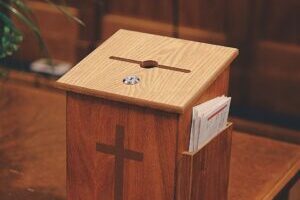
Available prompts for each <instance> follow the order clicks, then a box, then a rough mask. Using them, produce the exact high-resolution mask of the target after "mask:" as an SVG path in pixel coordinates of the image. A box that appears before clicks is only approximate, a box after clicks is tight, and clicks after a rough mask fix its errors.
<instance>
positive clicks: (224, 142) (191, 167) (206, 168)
mask: <svg viewBox="0 0 300 200" xmlns="http://www.w3.org/2000/svg"><path fill="white" fill-rule="evenodd" d="M231 138H232V123H228V124H227V126H226V128H225V129H223V130H222V131H221V133H219V134H218V135H217V136H216V137H215V138H213V139H212V140H211V141H210V142H209V143H207V144H206V145H205V146H204V147H202V148H201V149H200V150H198V151H195V152H183V153H182V157H181V159H180V161H179V165H178V176H177V191H176V199H177V200H206V199H209V200H226V199H227V197H228V184H229V170H230V168H229V167H230V154H231Z"/></svg>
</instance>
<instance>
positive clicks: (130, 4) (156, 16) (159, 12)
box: [106, 0, 173, 23]
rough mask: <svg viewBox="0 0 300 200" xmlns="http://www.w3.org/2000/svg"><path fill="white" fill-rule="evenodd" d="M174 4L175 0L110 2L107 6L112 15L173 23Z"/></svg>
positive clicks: (116, 0) (117, 0)
mask: <svg viewBox="0 0 300 200" xmlns="http://www.w3.org/2000/svg"><path fill="white" fill-rule="evenodd" d="M172 3H173V0H151V1H143V0H127V1H122V0H109V1H107V5H106V6H107V13H110V14H116V15H124V16H132V17H136V18H144V19H151V20H155V21H163V22H169V23H171V22H172Z"/></svg>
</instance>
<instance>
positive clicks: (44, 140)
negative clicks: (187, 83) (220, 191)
mask: <svg viewBox="0 0 300 200" xmlns="http://www.w3.org/2000/svg"><path fill="white" fill-rule="evenodd" d="M0 91H1V92H0V199H1V200H64V199H65V198H66V192H65V186H66V183H65V180H66V173H65V167H66V166H65V163H66V162H65V160H66V151H65V142H66V139H65V114H66V113H65V97H64V94H63V93H58V92H53V91H48V90H45V89H38V88H34V87H32V86H27V85H22V84H20V83H18V84H15V83H5V84H4V85H3V84H1V83H0ZM299 161H300V149H299V147H298V146H295V145H290V144H287V143H281V142H275V141H273V140H270V139H265V138H262V137H257V136H251V135H248V134H242V133H238V132H235V133H234V134H233V148H232V159H231V172H230V199H231V200H243V199H245V200H246V199H249V200H252V199H263V198H265V199H272V197H273V196H274V195H275V194H276V193H277V192H279V191H280V190H281V188H282V187H283V185H284V184H285V183H286V182H287V181H288V180H289V179H290V177H292V176H293V175H295V173H297V171H298V170H299V167H300V162H299Z"/></svg>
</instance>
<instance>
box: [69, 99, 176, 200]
mask: <svg viewBox="0 0 300 200" xmlns="http://www.w3.org/2000/svg"><path fill="white" fill-rule="evenodd" d="M67 113H68V114H67V155H68V156H67V161H68V165H67V168H68V175H67V177H68V180H67V182H68V184H67V191H68V198H69V199H72V200H76V199H86V200H94V199H99V200H101V199H103V200H106V199H118V198H116V197H115V196H114V189H115V184H116V183H114V177H115V175H116V174H115V173H114V172H115V170H114V165H115V156H113V155H108V154H105V153H101V152H98V151H96V148H95V146H96V143H101V144H106V145H110V146H114V145H115V139H116V138H115V136H116V133H115V131H116V126H117V125H118V124H119V125H122V126H123V127H124V131H125V132H124V133H125V138H124V148H126V149H129V150H131V151H135V152H139V153H142V154H143V160H142V161H140V162H137V161H134V160H130V159H125V160H124V180H123V187H124V188H123V193H124V194H123V196H124V199H128V200H135V199H136V200H139V199H149V200H150V199H157V200H166V199H172V198H173V196H174V187H175V186H174V182H175V181H174V177H175V163H176V162H175V159H176V137H177V114H169V113H165V112H161V111H157V110H152V109H147V108H142V107H136V106H130V105H128V104H120V103H117V102H112V101H108V100H104V99H99V98H95V97H88V96H84V95H81V94H75V93H68V98H67ZM83 183H84V184H83ZM151 186H153V187H151Z"/></svg>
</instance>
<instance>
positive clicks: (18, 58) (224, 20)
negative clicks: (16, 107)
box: [1, 0, 300, 141]
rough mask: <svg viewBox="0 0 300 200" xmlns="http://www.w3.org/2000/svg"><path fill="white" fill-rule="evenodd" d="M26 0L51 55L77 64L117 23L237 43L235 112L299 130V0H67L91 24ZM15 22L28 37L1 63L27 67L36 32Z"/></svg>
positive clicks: (233, 88)
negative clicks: (70, 18)
mask: <svg viewBox="0 0 300 200" xmlns="http://www.w3.org/2000/svg"><path fill="white" fill-rule="evenodd" d="M28 2H29V6H30V7H31V8H32V10H33V12H34V13H35V15H36V18H37V20H38V22H39V25H40V28H41V31H42V35H43V37H44V39H45V41H46V44H47V46H48V48H49V51H50V55H51V56H52V57H53V58H55V59H59V60H63V61H67V62H70V63H72V64H74V63H76V62H78V61H79V60H81V59H82V58H84V57H85V56H86V55H87V54H88V53H89V52H91V51H92V50H93V49H94V48H95V47H97V46H98V45H99V44H101V42H103V41H104V40H105V39H107V38H108V37H109V36H111V35H112V34H113V33H114V32H115V31H117V30H118V29H120V28H124V29H130V30H136V31H142V32H148V33H154V34H160V35H166V36H172V37H178V38H183V39H188V40H195V41H200V42H207V43H212V44H220V45H225V46H232V47H236V48H239V50H240V55H239V57H238V60H237V61H235V63H234V64H233V66H232V70H231V81H230V94H231V96H232V97H233V107H232V112H231V114H232V115H233V116H237V117H241V118H243V119H249V120H254V121H258V122H263V123H267V124H276V125H278V126H281V127H287V128H290V129H297V130H299V129H300V123H299V119H300V46H299V44H300V25H299V24H300V2H299V1H297V0H286V1H282V0H263V1H261V0H256V1H250V0H218V1H216V0H209V1H208V0H189V1H184V0H151V1H145V0H126V1H121V0H109V1H106V0H87V1H79V0H72V1H71V0H70V1H67V3H68V5H69V6H70V12H71V13H72V14H73V15H75V16H78V17H79V18H80V19H81V20H82V21H84V23H85V24H86V26H81V25H80V24H78V23H73V22H70V20H68V19H67V18H66V17H65V16H63V15H62V14H61V13H60V12H59V11H57V10H56V9H55V8H53V7H51V6H49V5H48V4H47V3H45V2H43V1H38V0H29V1H28ZM14 21H15V22H16V23H17V24H18V25H17V27H20V29H21V30H22V32H23V33H24V35H25V36H24V42H23V44H22V46H21V49H20V50H19V51H18V52H17V53H16V54H15V55H14V56H13V57H9V58H7V59H5V60H2V61H1V64H2V65H4V66H9V67H13V68H15V69H17V70H22V71H24V70H25V71H27V70H28V69H29V65H30V63H31V62H33V61H34V60H37V59H38V58H40V57H41V56H42V55H41V54H40V50H39V48H38V44H37V41H36V40H35V38H34V37H33V34H32V33H31V31H30V30H28V29H27V28H26V27H25V26H24V25H21V23H20V22H19V21H18V20H17V19H14ZM29 49H30V51H29ZM286 137H287V136H286ZM285 139H286V138H285ZM298 141H299V140H298Z"/></svg>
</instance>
